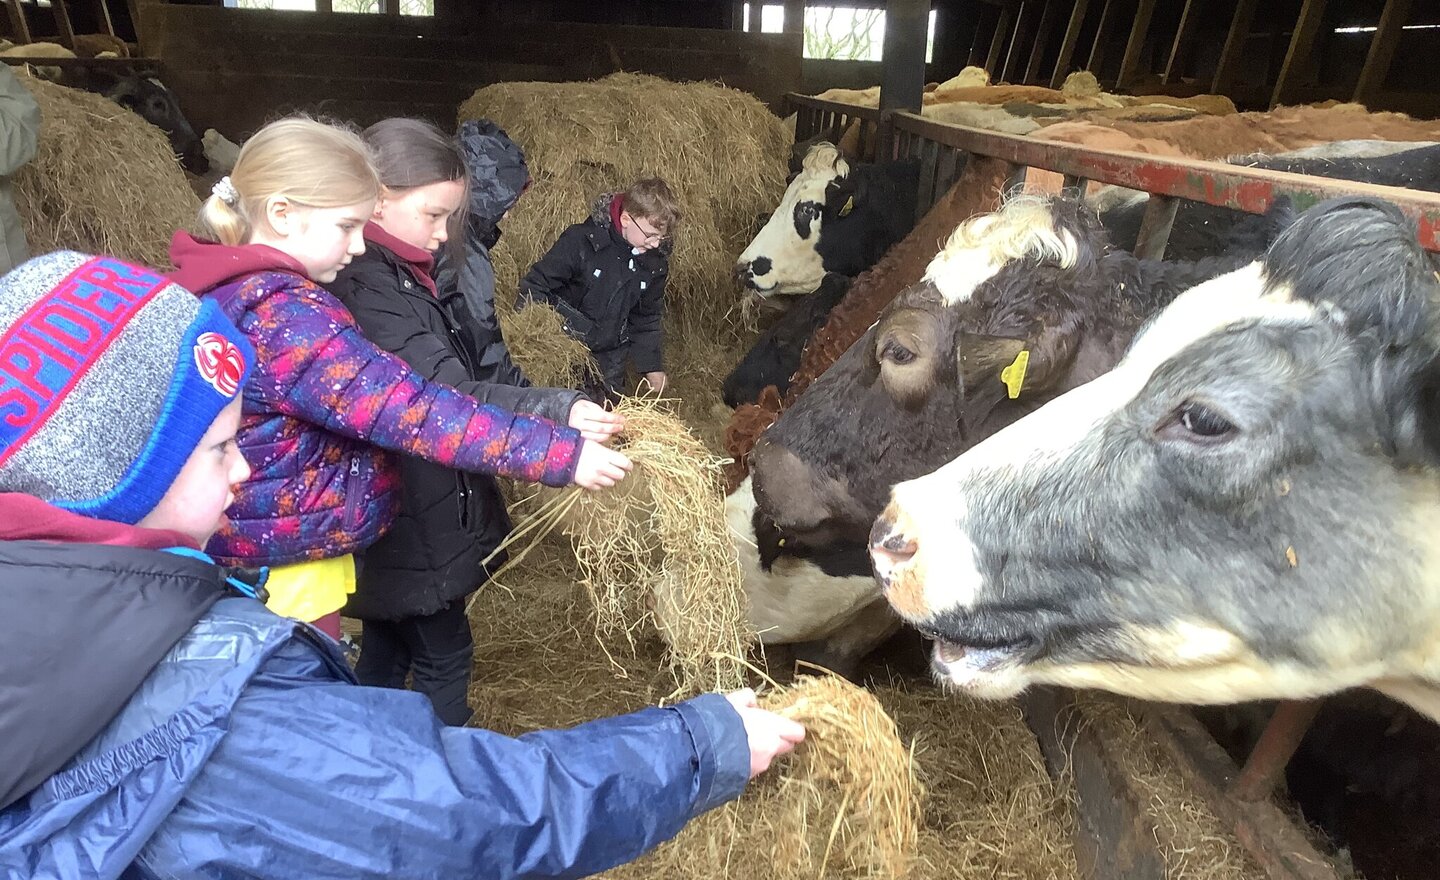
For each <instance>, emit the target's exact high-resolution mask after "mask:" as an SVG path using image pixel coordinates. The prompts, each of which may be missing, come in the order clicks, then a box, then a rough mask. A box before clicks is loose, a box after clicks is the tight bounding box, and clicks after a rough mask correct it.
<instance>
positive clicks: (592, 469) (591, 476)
mask: <svg viewBox="0 0 1440 880" xmlns="http://www.w3.org/2000/svg"><path fill="white" fill-rule="evenodd" d="M582 443H583V444H584V445H582V446H581V447H580V460H579V461H577V462H576V463H575V479H574V483H575V485H577V486H579V487H580V488H582V489H589V490H590V491H592V492H594V491H596V490H599V489H608V488H610V487H611V486H613V485H615V484H616V483H618V482H620V481H621V480H623V479H625V475H626V474H628V473H629V472H630V468H632V467H634V465H633V464H631V462H630V459H628V458H626V457H625V455H624V454H623V453H620V452H616V451H615V450H613V449H609V448H607V447H605V446H601V445H600V444H599V443H596V442H594V441H593V440H585V441H582Z"/></svg>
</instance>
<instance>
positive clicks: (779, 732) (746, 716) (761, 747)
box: [725, 688, 805, 779]
mask: <svg viewBox="0 0 1440 880" xmlns="http://www.w3.org/2000/svg"><path fill="white" fill-rule="evenodd" d="M725 699H727V700H729V701H730V705H732V706H734V707H735V711H736V712H739V713H740V720H741V721H742V722H744V724H745V735H746V736H747V737H749V738H750V778H751V779H754V778H755V777H756V776H759V775H760V774H761V773H764V772H765V771H766V770H768V769H770V762H771V761H773V760H775V759H776V758H777V757H779V756H780V755H784V754H786V753H788V752H791V751H793V750H794V749H795V745H796V743H799V742H801V741H802V740H804V739H805V727H804V726H803V725H802V724H800V722H798V721H792V720H790V719H789V718H786V717H784V716H783V715H777V714H775V713H774V712H771V711H769V710H768V709H761V708H760V704H759V703H758V702H757V701H756V699H755V692H754V691H753V690H751V689H750V688H742V689H741V690H738V691H732V692H730V693H728V694H726V695H725Z"/></svg>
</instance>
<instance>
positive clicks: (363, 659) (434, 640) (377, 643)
mask: <svg viewBox="0 0 1440 880" xmlns="http://www.w3.org/2000/svg"><path fill="white" fill-rule="evenodd" d="M364 623H365V628H364V630H363V631H362V633H361V637H360V660H359V661H358V662H357V663H356V664H355V677H356V678H358V679H360V683H361V684H364V685H370V686H372V687H388V688H397V689H402V688H404V687H405V677H406V676H407V675H412V680H411V686H412V687H413V688H414V689H415V690H416V691H417V692H419V693H422V694H424V695H425V696H427V697H429V698H430V702H431V704H432V705H434V706H435V714H436V715H438V716H440V720H441V721H443V722H445V723H446V724H449V725H453V726H460V725H463V724H465V723H466V722H467V721H469V720H470V714H471V711H470V704H469V702H468V701H467V699H466V697H467V695H468V693H469V690H470V667H471V665H472V664H473V663H474V662H475V640H474V638H473V637H472V636H471V634H470V621H469V620H468V619H467V618H466V617H465V600H464V599H463V598H462V599H456V600H454V601H453V602H451V603H450V604H449V605H446V606H445V607H444V608H442V609H440V610H439V611H437V612H435V613H434V614H431V615H429V616H427V617H407V618H404V619H401V620H380V621H376V620H367V621H365V622H364Z"/></svg>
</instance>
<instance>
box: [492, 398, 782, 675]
mask: <svg viewBox="0 0 1440 880" xmlns="http://www.w3.org/2000/svg"><path fill="white" fill-rule="evenodd" d="M616 411H617V412H619V413H620V414H621V415H623V416H624V417H625V430H624V433H623V434H622V435H621V436H620V438H619V439H618V440H617V442H616V446H617V448H619V449H620V450H621V451H623V452H624V453H625V454H626V455H628V456H629V457H630V459H631V460H632V461H633V462H634V463H635V470H634V471H633V472H632V473H631V474H630V476H629V477H628V478H626V479H625V480H624V481H623V482H622V483H621V484H620V485H618V486H616V487H615V488H613V489H609V490H606V491H603V492H587V491H585V490H582V489H577V488H570V489H566V490H563V491H558V492H556V491H541V492H537V493H536V494H535V495H534V496H532V498H533V499H537V500H539V506H538V508H537V509H535V510H534V511H533V512H532V513H530V514H529V515H528V516H527V517H525V518H524V519H523V520H522V522H521V523H520V525H519V526H518V527H517V528H516V529H515V531H514V532H513V533H512V534H511V536H510V537H509V538H508V539H507V540H506V542H505V544H504V545H502V548H504V547H512V546H513V545H514V544H516V543H518V542H521V541H524V542H526V546H525V547H524V548H523V549H521V550H520V551H519V552H518V553H513V556H512V559H511V561H510V563H509V564H508V565H507V566H506V567H507V568H508V567H509V566H511V565H515V564H518V563H519V562H520V561H521V560H523V559H524V557H525V554H526V553H527V552H528V551H529V549H530V547H533V546H534V543H535V542H538V541H539V540H541V539H543V538H544V537H545V536H546V535H548V534H549V533H551V532H553V531H555V530H556V529H559V531H560V532H562V533H563V534H564V535H565V536H566V537H568V538H569V539H570V543H571V545H572V546H573V547H574V550H575V556H576V559H577V560H578V561H579V563H580V569H581V572H582V580H581V583H582V585H583V586H584V587H585V588H586V590H587V591H588V592H589V594H590V598H591V600H592V601H593V602H594V605H595V612H596V621H597V625H598V627H599V629H600V630H601V632H602V633H604V634H606V635H610V634H614V633H616V632H619V633H622V634H624V635H625V637H626V638H627V640H628V641H629V644H630V645H631V647H632V648H633V647H634V644H635V641H634V633H635V631H636V630H637V629H638V628H640V627H642V626H646V625H654V626H655V628H656V629H658V630H659V632H660V635H661V637H662V638H664V640H665V642H666V644H667V645H668V646H669V655H670V656H669V660H670V664H671V667H672V670H673V671H674V673H675V676H676V679H677V687H676V690H675V692H674V693H673V694H672V695H671V696H672V697H678V696H683V695H688V694H693V693H700V692H703V691H710V690H729V689H732V688H736V687H740V686H741V685H742V684H743V683H744V669H743V666H742V664H741V663H740V662H739V661H738V659H737V658H739V657H743V656H744V654H745V651H746V648H747V647H748V646H749V645H750V644H752V643H753V642H754V641H755V634H754V632H753V631H752V630H751V629H750V625H749V623H748V621H747V620H746V618H745V596H744V585H743V584H742V582H741V574H740V562H739V557H738V554H737V553H736V550H735V545H734V543H733V540H732V538H731V537H730V532H729V529H728V528H727V526H726V523H725V498H724V495H723V494H722V492H721V485H720V466H721V464H722V463H723V461H724V460H723V459H720V458H717V457H715V456H713V455H711V454H710V453H709V451H708V450H707V449H706V448H705V446H704V444H703V443H701V442H700V441H699V440H698V439H697V438H696V437H695V436H694V435H693V434H692V433H691V432H690V430H689V429H688V428H687V427H685V424H684V423H683V422H681V421H680V419H679V418H677V417H676V416H674V415H671V414H670V413H668V412H666V411H665V410H664V409H663V408H662V404H661V401H660V400H659V399H658V398H654V397H641V398H636V397H627V398H625V399H623V400H622V402H621V403H620V405H619V406H618V407H616ZM520 506H521V507H522V508H523V507H526V506H529V505H527V504H525V503H522V504H521V505H520ZM498 574H499V573H498V572H497V576H498Z"/></svg>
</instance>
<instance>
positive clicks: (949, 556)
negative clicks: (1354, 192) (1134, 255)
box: [871, 199, 1440, 717]
mask: <svg viewBox="0 0 1440 880" xmlns="http://www.w3.org/2000/svg"><path fill="white" fill-rule="evenodd" d="M1437 364H1440V279H1437V275H1436V273H1435V267H1434V265H1433V264H1432V262H1431V260H1430V258H1429V257H1428V255H1426V254H1425V252H1424V251H1422V250H1421V249H1420V248H1419V247H1418V245H1417V244H1416V242H1415V238H1414V232H1413V230H1412V229H1411V227H1410V225H1409V224H1408V223H1407V222H1406V221H1405V220H1404V218H1403V217H1402V216H1401V215H1400V214H1399V212H1398V211H1396V210H1394V209H1393V208H1392V207H1390V206H1389V205H1387V204H1384V203H1381V202H1378V201H1375V200H1359V199H1350V200H1336V201H1334V202H1328V203H1322V204H1321V205H1319V206H1317V207H1315V208H1313V209H1312V210H1311V211H1310V212H1308V213H1307V214H1305V215H1304V216H1302V217H1301V218H1300V219H1299V220H1298V221H1297V222H1296V223H1295V225H1294V226H1292V227H1291V228H1290V229H1289V230H1288V231H1286V232H1285V233H1283V234H1282V235H1281V236H1280V238H1279V239H1278V240H1277V241H1276V243H1275V244H1274V245H1273V246H1272V247H1271V249H1270V250H1269V252H1268V253H1267V254H1266V255H1265V257H1264V258H1263V259H1262V260H1259V261H1256V262H1254V263H1251V264H1249V265H1247V266H1245V267H1243V268H1241V269H1238V270H1235V271H1233V272H1230V273H1228V274H1226V275H1223V276H1220V277H1218V278H1215V279H1213V280H1210V281H1208V282H1205V283H1203V284H1201V285H1199V286H1197V287H1195V288H1194V289H1192V290H1190V291H1188V292H1186V293H1185V294H1183V295H1182V296H1180V297H1179V298H1178V299H1176V300H1175V301H1174V302H1173V303H1172V304H1171V305H1170V306H1169V307H1168V308H1166V309H1165V310H1164V311H1163V312H1162V313H1161V314H1160V315H1159V316H1158V317H1157V318H1156V319H1155V320H1154V321H1153V322H1151V323H1150V324H1149V325H1148V326H1147V327H1146V328H1145V330H1144V331H1143V332H1142V333H1141V334H1140V335H1139V336H1138V337H1137V338H1136V340H1135V342H1134V344H1133V346H1132V347H1131V349H1130V351H1129V352H1128V353H1127V354H1126V356H1125V358H1124V360H1122V361H1121V362H1120V363H1119V365H1118V366H1117V367H1116V368H1115V369H1114V370H1113V371H1112V372H1110V373H1107V374H1105V375H1104V376H1101V377H1100V378H1098V379H1096V380H1095V381H1093V382H1091V383H1089V384H1087V385H1085V386H1083V387H1081V388H1078V389H1076V390H1074V391H1071V392H1070V393H1068V394H1065V395H1063V396H1061V397H1059V398H1058V399H1056V400H1055V401H1053V402H1051V403H1050V404H1048V405H1046V406H1045V407H1043V408H1042V409H1040V410H1039V411H1037V412H1035V413H1034V414H1032V415H1030V416H1029V417H1027V418H1025V419H1023V420H1021V421H1019V422H1017V423H1015V424H1013V425H1011V426H1010V427H1008V428H1006V429H1005V430H1002V431H1000V432H999V433H996V434H995V435H994V436H992V437H990V438H989V439H987V440H986V441H984V442H983V443H981V444H979V445H978V446H975V447H974V448H973V449H971V450H969V451H968V452H967V453H965V454H964V455H962V456H960V457H959V458H958V459H956V460H955V461H953V462H951V463H950V464H948V465H946V466H945V467H943V468H941V469H940V470H938V471H936V472H935V473H933V474H930V475H928V476H925V477H921V478H919V479H915V480H911V481H909V482H906V483H902V484H900V485H898V486H896V487H895V490H894V494H893V498H892V501H891V503H890V505H889V506H888V507H887V508H886V510H885V511H884V513H883V514H882V516H881V517H880V519H879V520H878V521H877V522H876V524H875V527H874V531H873V533H872V546H871V555H872V558H873V560H874V563H875V567H876V573H877V578H878V579H879V580H880V582H881V583H882V586H883V588H884V589H885V591H886V595H887V598H888V599H889V601H890V603H891V605H892V606H893V607H894V608H895V609H896V610H897V611H899V613H900V614H901V615H902V616H904V617H905V618H907V619H908V620H910V621H911V622H913V623H914V624H915V625H916V626H917V627H919V628H920V629H921V630H922V631H924V632H927V633H929V634H930V635H931V636H933V637H934V638H935V639H937V647H936V650H935V654H934V667H935V669H936V670H937V672H938V673H939V674H940V675H941V676H942V677H943V678H944V679H946V680H948V681H949V682H951V683H953V684H954V685H956V686H958V687H960V688H962V689H965V690H967V691H969V692H972V693H974V694H977V695H981V696H987V697H1004V696H1009V695H1012V694H1015V693H1016V692H1018V691H1020V690H1021V689H1023V688H1025V687H1026V686H1027V685H1030V684H1033V683H1054V684H1062V685H1067V686H1073V687H1096V688H1103V689H1107V690H1113V691H1117V692H1120V693H1125V694H1130V695H1134V696H1138V697H1142V698H1147V699H1160V700H1174V701H1182V702H1194V703H1215V702H1231V701H1239V700H1248V699H1255V698H1267V697H1292V698H1293V697H1305V696H1311V695H1319V694H1325V693H1329V692H1332V691H1335V690H1338V689H1341V688H1346V687H1351V686H1358V685H1365V684H1370V685H1374V686H1376V687H1377V688H1380V689H1382V690H1384V691H1386V692H1387V693H1390V694H1391V695H1392V696H1395V697H1397V698H1399V699H1401V700H1404V701H1407V702H1410V703H1411V704H1412V705H1415V706H1416V708H1418V709H1420V710H1421V711H1425V712H1427V713H1429V714H1431V715H1432V716H1436V717H1440V700H1437V699H1436V698H1435V697H1436V694H1440V689H1437V687H1436V685H1437V683H1440V539H1437V535H1440V418H1437V414H1440V410H1437V400H1440V397H1437V393H1440V367H1437Z"/></svg>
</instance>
